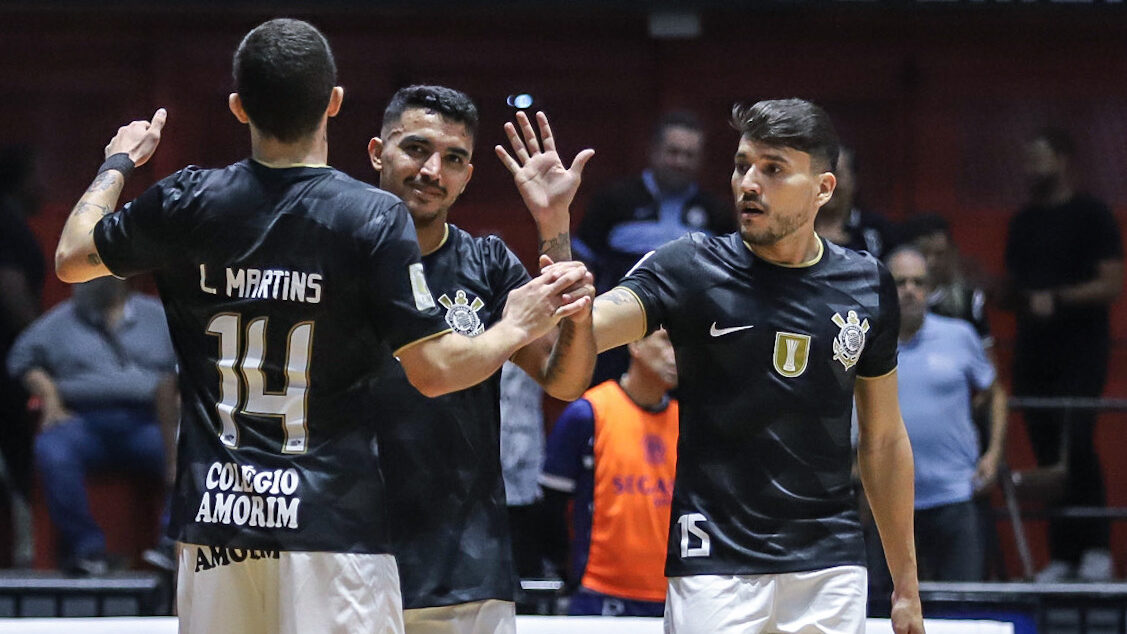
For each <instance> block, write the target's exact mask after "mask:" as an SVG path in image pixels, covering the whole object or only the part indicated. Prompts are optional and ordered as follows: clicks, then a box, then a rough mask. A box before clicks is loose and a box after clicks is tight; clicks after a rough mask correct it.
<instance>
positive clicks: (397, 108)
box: [381, 85, 478, 138]
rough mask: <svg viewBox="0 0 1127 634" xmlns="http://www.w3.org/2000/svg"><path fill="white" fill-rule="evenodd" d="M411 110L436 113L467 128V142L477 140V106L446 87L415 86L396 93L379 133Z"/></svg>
mask: <svg viewBox="0 0 1127 634" xmlns="http://www.w3.org/2000/svg"><path fill="white" fill-rule="evenodd" d="M412 108H421V109H423V110H427V111H429V112H437V113H438V114H440V115H442V118H443V119H447V120H449V121H455V122H457V123H461V124H462V125H464V126H466V131H467V132H469V133H470V138H474V137H476V136H477V123H478V118H477V106H475V105H474V102H473V100H472V99H470V98H469V97H468V96H467V95H466V93H464V92H461V91H458V90H454V89H453V88H447V87H446V86H424V85H414V86H407V87H406V88H400V89H399V90H397V91H395V94H394V95H392V96H391V101H390V102H388V104H387V108H385V109H384V111H383V126H382V127H381V129H383V128H386V127H387V126H389V125H391V124H392V123H395V122H397V121H399V119H400V117H402V116H403V113H404V112H406V111H408V110H410V109H412Z"/></svg>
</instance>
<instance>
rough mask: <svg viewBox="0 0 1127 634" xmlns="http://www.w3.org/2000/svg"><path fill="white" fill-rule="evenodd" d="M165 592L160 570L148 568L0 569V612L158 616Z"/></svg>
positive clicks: (15, 614)
mask: <svg viewBox="0 0 1127 634" xmlns="http://www.w3.org/2000/svg"><path fill="white" fill-rule="evenodd" d="M167 594H168V588H167V584H166V583H164V582H163V581H162V579H161V575H158V574H156V573H150V572H120V573H111V574H108V575H105V576H99V577H78V578H76V577H67V576H65V575H62V574H60V573H57V572H40V571H21V570H5V571H0V617H86V616H159V615H161V614H163V613H165V612H166V611H167V610H166V609H165V605H166V604H167V602H168V597H167Z"/></svg>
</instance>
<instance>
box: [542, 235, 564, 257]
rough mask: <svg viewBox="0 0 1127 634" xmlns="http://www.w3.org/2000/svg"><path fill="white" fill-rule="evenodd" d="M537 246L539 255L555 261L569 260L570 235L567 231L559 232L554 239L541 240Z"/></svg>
mask: <svg viewBox="0 0 1127 634" xmlns="http://www.w3.org/2000/svg"><path fill="white" fill-rule="evenodd" d="M539 246H540V254H541V255H548V256H549V257H551V258H552V259H553V260H555V261H559V260H560V259H569V258H571V234H570V233H569V232H567V231H561V232H560V233H559V235H557V236H556V237H554V238H549V239H547V240H541V241H540V245H539ZM556 256H562V257H556Z"/></svg>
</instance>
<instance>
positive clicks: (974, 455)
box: [878, 246, 1006, 581]
mask: <svg viewBox="0 0 1127 634" xmlns="http://www.w3.org/2000/svg"><path fill="white" fill-rule="evenodd" d="M888 269H889V272H891V273H892V277H893V279H894V280H895V281H896V289H897V294H898V295H899V298H900V337H899V339H900V363H899V369H898V371H897V373H898V375H899V393H900V409H901V413H902V415H903V417H904V424H905V426H906V428H907V430H908V437H909V438H910V439H911V442H912V451H913V456H914V458H915V483H916V503H915V504H916V513H915V520H916V521H915V524H916V553H917V555H918V557H919V565H920V578H921V579H930V580H935V581H981V580H982V579H983V570H984V567H983V565H984V563H985V560H984V557H983V553H984V550H983V543H982V540H981V532H980V527H979V525H978V521H977V510H976V507H975V504H974V502H973V501H972V498H973V496H974V492H975V490H976V489H980V488H984V487H986V486H989V485H990V484H991V483H993V481H994V478H995V476H996V474H997V469H998V463H999V461H1000V460H1001V457H1002V452H1003V443H1004V441H1005V424H1006V422H1005V421H1006V399H1005V394H1004V392H1003V390H1002V388H1001V386H1000V385H999V384H998V383H997V381H996V378H997V376H996V373H995V369H994V365H993V364H992V363H991V362H990V360H989V359H988V358H987V356H986V350H985V348H984V347H983V345H982V340H981V339H980V338H979V337H978V336H977V335H976V333H975V332H974V330H973V329H972V328H971V327H970V324H968V323H966V322H965V321H963V320H961V319H954V318H950V317H944V316H941V315H937V314H934V313H932V312H929V311H928V303H927V299H928V292H929V282H928V280H929V277H928V268H927V261H926V258H925V256H924V255H923V253H921V252H920V251H918V250H917V249H916V248H915V247H912V246H902V247H898V248H897V249H895V250H893V251H892V252H891V253H890V254H889V256H888ZM977 392H983V393H987V394H989V402H990V403H991V413H992V425H991V429H992V430H993V432H994V433H992V434H991V436H990V445H989V447H987V448H986V451H985V452H982V453H981V457H980V452H979V445H978V436H977V434H976V432H975V427H974V424H973V422H972V421H971V401H972V397H973V395H974V394H975V393H977ZM878 570H881V571H883V570H885V569H884V568H883V567H878Z"/></svg>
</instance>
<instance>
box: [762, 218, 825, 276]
mask: <svg viewBox="0 0 1127 634" xmlns="http://www.w3.org/2000/svg"><path fill="white" fill-rule="evenodd" d="M744 244H747V246H748V248H749V249H751V252H752V253H754V254H755V255H757V256H759V257H760V258H762V259H764V260H767V261H768V262H771V263H773V264H781V265H783V266H806V265H809V264H813V263H814V262H816V261H817V260H818V258H819V256H821V254H822V241H821V240H820V239H819V238H818V234H816V233H814V225H813V223H811V224H810V225H809V226H805V227H799V228H798V230H796V231H795V232H793V233H791V234H790V235H789V236H787V237H785V238H783V239H781V240H779V241H778V242H775V243H774V244H750V243H747V242H745V243H744Z"/></svg>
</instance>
